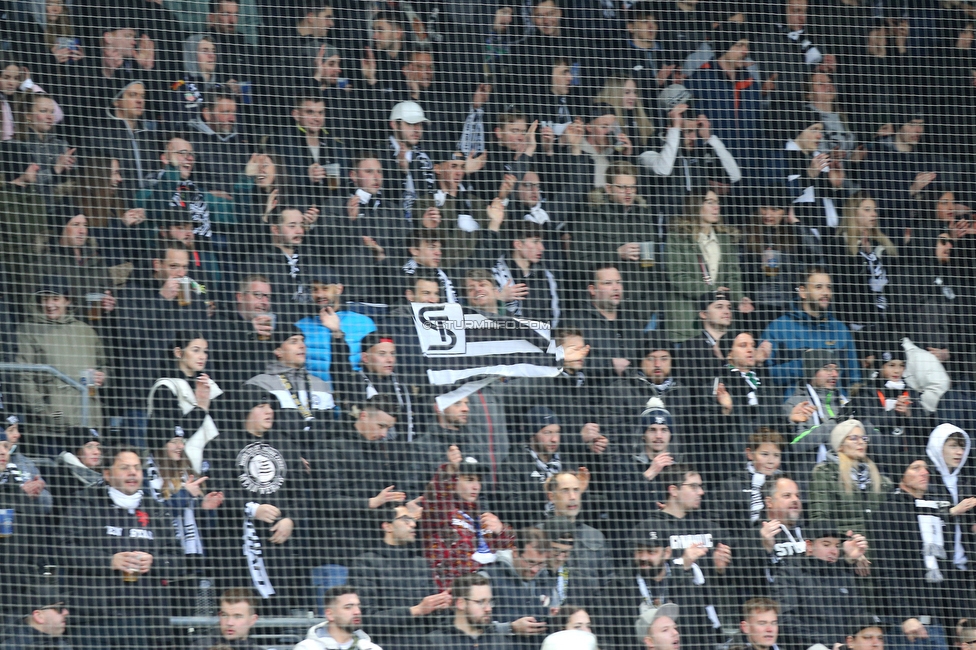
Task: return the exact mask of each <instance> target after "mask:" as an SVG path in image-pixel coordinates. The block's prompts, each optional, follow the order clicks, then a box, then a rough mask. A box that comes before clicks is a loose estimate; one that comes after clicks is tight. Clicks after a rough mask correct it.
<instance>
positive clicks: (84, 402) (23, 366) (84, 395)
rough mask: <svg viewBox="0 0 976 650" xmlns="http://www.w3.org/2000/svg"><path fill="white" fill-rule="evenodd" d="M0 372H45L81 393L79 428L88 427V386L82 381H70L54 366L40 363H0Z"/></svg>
mask: <svg viewBox="0 0 976 650" xmlns="http://www.w3.org/2000/svg"><path fill="white" fill-rule="evenodd" d="M0 370H14V371H19V372H46V373H47V374H49V375H53V376H54V377H56V378H58V379H60V380H61V381H63V382H64V383H66V384H68V385H69V386H71V387H72V388H74V389H75V390H76V391H78V392H79V393H81V426H83V427H87V426H88V386H87V385H86V384H85V383H84V381H78V380H77V379H72V378H71V377H69V376H68V375H66V374H64V373H63V372H61V371H60V370H58V369H57V368H55V367H54V366H48V365H45V364H41V363H0Z"/></svg>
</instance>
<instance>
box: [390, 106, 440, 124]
mask: <svg viewBox="0 0 976 650" xmlns="http://www.w3.org/2000/svg"><path fill="white" fill-rule="evenodd" d="M397 120H403V121H404V122H406V123H407V124H417V123H418V122H429V121H430V120H428V119H427V118H426V117H424V109H422V108H421V107H420V104H418V103H417V102H400V103H399V104H397V105H396V106H394V107H393V110H392V111H390V121H391V122H396V121H397Z"/></svg>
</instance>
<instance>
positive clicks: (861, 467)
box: [809, 419, 892, 539]
mask: <svg viewBox="0 0 976 650" xmlns="http://www.w3.org/2000/svg"><path fill="white" fill-rule="evenodd" d="M869 442H870V437H869V436H868V434H867V429H865V427H864V425H863V424H862V423H861V422H860V420H853V419H852V420H846V421H844V422H841V423H840V424H838V425H837V426H835V427H834V429H833V430H832V431H831V432H830V446H831V448H832V450H833V451H832V453H828V454H827V460H825V461H824V462H822V463H818V464H817V466H816V467H814V468H813V477H812V479H811V482H810V506H809V508H810V512H809V514H810V518H811V519H821V520H830V521H833V522H834V524H835V525H836V526H837V531H838V535H839V536H840V537H841V538H842V539H846V535H847V531H849V530H850V531H853V532H854V533H856V534H861V535H864V534H866V531H867V523H866V520H867V517H868V514H869V513H870V512H871V511H872V510H877V508H878V506H880V505H881V504H882V503H883V502H884V501H885V499H886V498H887V496H888V493H889V492H891V488H892V484H891V481H890V480H889V479H888V478H887V477H885V476H882V475H881V472H880V471H879V470H878V466H877V465H875V464H874V461H873V460H871V459H870V458H868V444H869Z"/></svg>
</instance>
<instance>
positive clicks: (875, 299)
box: [827, 192, 898, 332]
mask: <svg viewBox="0 0 976 650" xmlns="http://www.w3.org/2000/svg"><path fill="white" fill-rule="evenodd" d="M878 222H879V212H878V203H877V201H875V199H874V198H873V197H871V196H870V195H868V194H866V193H864V192H858V193H856V194H854V195H853V196H851V197H850V199H848V200H847V203H846V204H845V205H844V209H843V216H842V218H841V223H840V228H839V229H838V231H837V234H836V235H835V237H834V238H833V239H834V241H833V244H834V246H833V250H832V251H831V254H830V255H828V256H827V259H828V260H830V266H831V277H832V278H833V281H834V291H835V292H836V293H837V295H839V296H843V300H841V301H838V303H837V309H838V315H837V317H838V318H839V319H841V320H842V321H844V322H845V323H847V324H848V325H849V326H853V327H852V329H854V331H856V332H860V331H870V330H872V329H873V328H875V327H877V326H878V325H879V324H880V323H882V322H883V321H884V320H885V317H886V314H887V312H888V300H889V296H890V295H891V294H892V292H893V286H892V275H893V268H894V267H895V264H896V261H897V259H898V249H897V247H896V246H895V244H894V243H893V242H892V241H891V239H889V238H888V236H887V235H886V234H885V233H884V232H883V231H882V230H881V228H879V227H878Z"/></svg>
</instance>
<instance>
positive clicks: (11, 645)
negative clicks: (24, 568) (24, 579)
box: [0, 585, 71, 650]
mask: <svg viewBox="0 0 976 650" xmlns="http://www.w3.org/2000/svg"><path fill="white" fill-rule="evenodd" d="M26 601H27V602H26V603H25V604H24V605H23V606H22V607H23V608H22V609H21V610H20V611H25V610H26V611H27V615H26V616H24V617H23V618H21V619H19V620H16V621H12V622H11V624H10V625H9V626H8V627H7V629H5V630H3V631H4V632H5V633H6V635H5V638H4V641H3V643H0V648H2V649H3V650H33V649H35V648H37V649H39V648H45V649H46V650H71V646H70V645H68V643H67V641H65V640H64V638H62V637H63V636H64V633H65V631H66V629H67V625H68V613H69V612H68V608H67V607H65V605H64V599H63V598H62V597H61V595H60V594H59V593H58V590H57V588H56V587H54V586H49V585H39V586H37V587H34V588H32V589H31V590H30V591H29V592H28V594H27V598H26Z"/></svg>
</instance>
